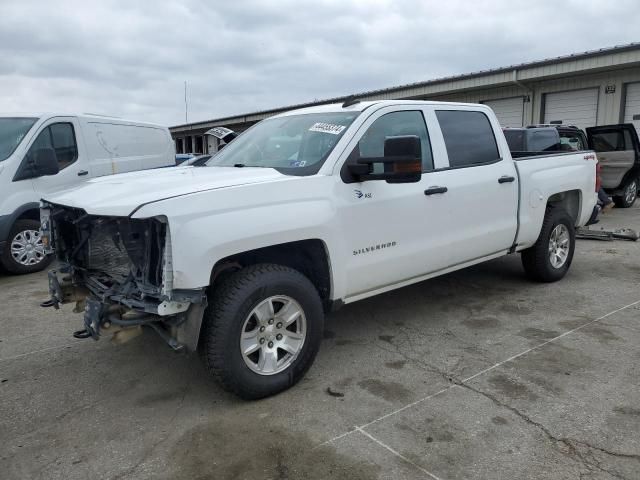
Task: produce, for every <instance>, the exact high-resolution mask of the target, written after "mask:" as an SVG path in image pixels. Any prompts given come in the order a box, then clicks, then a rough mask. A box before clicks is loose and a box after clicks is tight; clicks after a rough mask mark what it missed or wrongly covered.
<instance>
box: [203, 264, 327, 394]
mask: <svg viewBox="0 0 640 480" xmlns="http://www.w3.org/2000/svg"><path fill="white" fill-rule="evenodd" d="M323 323H324V313H323V309H322V301H321V300H320V295H319V294H318V291H317V290H316V288H315V287H314V285H313V284H312V283H311V282H310V281H309V279H308V278H307V277H305V276H304V275H302V274H301V273H300V272H298V271H296V270H293V269H291V268H288V267H284V266H281V265H274V264H259V265H253V266H250V267H246V268H243V269H241V270H239V271H237V272H235V273H233V274H231V275H230V276H229V277H227V278H226V279H224V280H222V282H221V284H219V285H217V286H216V287H215V289H214V290H213V292H212V293H211V294H210V297H209V306H208V307H207V309H206V311H205V314H204V319H203V330H202V334H201V337H200V339H201V341H200V345H199V349H200V353H201V356H202V359H203V361H204V363H205V365H206V367H207V369H208V370H209V371H210V372H211V373H212V374H213V375H214V377H215V378H216V379H217V380H218V381H219V382H220V384H221V385H222V386H223V388H225V389H226V390H228V391H231V392H233V393H235V394H236V395H238V396H240V397H242V398H244V399H247V400H254V399H258V398H263V397H267V396H269V395H274V394H276V393H278V392H281V391H283V390H286V389H287V388H289V387H291V386H293V385H295V384H296V383H297V382H298V381H299V380H300V379H301V378H302V376H303V375H304V374H305V373H306V371H307V370H308V369H309V367H310V366H311V364H312V363H313V360H314V359H315V356H316V353H317V352H318V349H319V347H320V341H321V339H322V331H323Z"/></svg>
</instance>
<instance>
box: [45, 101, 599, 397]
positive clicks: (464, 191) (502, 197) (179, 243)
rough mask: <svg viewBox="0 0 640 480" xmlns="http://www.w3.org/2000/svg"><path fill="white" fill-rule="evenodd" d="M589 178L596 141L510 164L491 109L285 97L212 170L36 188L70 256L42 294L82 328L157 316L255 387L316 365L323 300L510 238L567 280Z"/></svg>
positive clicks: (405, 278) (539, 274) (283, 381)
mask: <svg viewBox="0 0 640 480" xmlns="http://www.w3.org/2000/svg"><path fill="white" fill-rule="evenodd" d="M284 138H286V139H287V143H286V148H283V147H281V148H276V146H277V145H281V146H282V145H285V143H284V140H283V139H284ZM293 142H295V143H296V146H295V148H293ZM267 147H269V149H268V148H267ZM271 147H273V148H271ZM595 181H596V158H595V155H594V154H593V153H592V152H574V153H571V152H566V153H564V152H559V153H558V152H555V153H554V154H553V155H544V156H538V157H528V158H521V159H520V160H518V161H514V160H513V158H512V157H511V154H510V152H509V147H508V145H507V141H506V140H505V137H504V135H503V134H502V130H501V128H500V125H499V123H498V120H497V118H496V117H495V115H494V113H493V111H492V110H491V109H490V108H489V107H487V106H485V105H475V104H457V103H448V102H422V101H401V100H397V101H378V102H363V103H359V102H346V103H345V104H343V105H324V106H317V107H311V108H307V109H303V110H297V111H291V112H287V113H283V114H280V115H277V116H274V117H270V118H268V119H266V120H263V121H262V122H260V123H258V124H256V125H255V126H253V127H251V128H250V129H249V130H247V131H246V132H245V133H243V135H241V136H239V137H238V138H237V139H236V140H234V141H233V142H232V143H231V144H230V145H228V146H227V147H226V148H225V149H224V150H223V151H222V152H220V153H218V154H217V155H216V156H215V157H213V158H212V159H211V160H210V161H209V162H208V163H207V166H206V167H202V168H198V169H191V170H189V171H187V170H186V169H182V168H175V169H167V170H165V171H161V172H158V175H156V176H154V178H153V179H151V178H150V177H149V176H146V175H140V174H136V173H133V174H128V175H126V176H119V177H118V178H117V179H116V178H113V179H110V178H103V179H97V180H95V181H93V182H91V183H90V184H87V185H85V186H83V187H80V188H78V189H76V190H74V191H68V192H63V193H60V194H57V195H48V196H46V200H45V201H44V202H43V209H42V212H41V214H42V223H43V232H44V233H43V235H44V236H45V238H46V241H45V244H46V245H48V246H49V248H50V250H48V251H52V250H55V252H56V254H57V257H58V259H59V260H60V261H61V262H62V264H63V265H65V266H66V267H65V270H64V271H65V274H64V277H59V276H58V275H57V274H56V272H50V274H49V282H50V292H51V295H52V298H51V301H50V302H49V304H50V305H53V306H57V305H58V304H60V303H65V302H69V301H80V304H79V306H80V307H82V311H84V312H85V313H84V320H83V327H82V328H83V329H82V330H80V331H78V332H76V336H78V337H92V338H95V339H98V338H99V337H100V336H101V335H111V334H114V335H115V338H116V339H123V338H128V337H129V336H130V335H133V334H134V333H135V331H137V330H136V329H140V328H141V326H148V327H152V328H153V329H154V330H156V331H157V332H158V333H159V334H160V335H161V336H162V337H163V338H164V339H165V340H166V341H167V342H168V344H169V345H170V346H171V347H173V348H175V349H187V350H191V351H192V350H196V349H199V350H200V353H201V354H202V358H203V360H204V362H205V364H206V366H207V368H208V369H209V371H210V372H212V373H213V375H214V376H215V377H216V378H217V379H218V380H220V381H221V383H222V385H223V386H224V387H225V388H227V389H228V390H231V391H233V392H235V393H236V394H238V395H240V396H242V397H244V398H260V397H264V396H267V395H272V394H275V393H277V392H279V391H282V390H284V389H286V388H288V387H290V386H292V385H293V384H295V383H296V382H297V381H298V380H300V378H301V377H302V376H303V375H304V373H305V372H306V371H307V369H308V368H309V367H310V366H311V363H312V362H313V360H314V358H315V356H316V352H317V351H318V348H319V345H320V341H321V339H322V332H323V318H324V312H326V311H330V310H332V309H336V308H338V307H340V306H342V305H344V304H348V303H351V302H355V301H358V300H361V299H364V298H368V297H371V296H373V295H377V294H380V293H383V292H387V291H389V290H393V289H395V288H399V287H402V286H405V285H409V284H412V283H415V282H419V281H422V280H425V279H428V278H431V277H436V276H438V275H442V274H445V273H447V272H451V271H454V270H458V269H461V268H464V267H467V266H469V265H474V264H477V263H480V262H483V261H487V260H491V259H494V258H497V257H501V256H503V255H508V254H513V253H516V252H521V254H522V263H523V266H524V270H525V272H526V273H527V274H528V275H529V276H530V277H531V278H532V279H535V280H538V281H542V282H553V281H556V280H559V279H561V278H562V277H564V275H565V274H566V273H567V271H568V269H569V266H570V265H571V262H572V259H573V255H574V239H575V236H574V228H575V227H576V226H581V225H584V224H585V223H586V222H587V220H588V219H589V217H590V215H591V212H592V210H593V206H594V205H595V202H596V192H595ZM45 226H46V228H45ZM425 288H428V287H425ZM132 332H133V333H132ZM121 336H122V337H123V338H121Z"/></svg>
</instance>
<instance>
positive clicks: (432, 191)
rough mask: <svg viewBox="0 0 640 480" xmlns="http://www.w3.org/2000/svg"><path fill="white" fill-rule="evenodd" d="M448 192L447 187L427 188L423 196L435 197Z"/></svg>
mask: <svg viewBox="0 0 640 480" xmlns="http://www.w3.org/2000/svg"><path fill="white" fill-rule="evenodd" d="M447 190H448V188H447V187H429V188H427V189H426V190H425V191H424V194H425V195H435V194H437V193H445V192H446V191H447Z"/></svg>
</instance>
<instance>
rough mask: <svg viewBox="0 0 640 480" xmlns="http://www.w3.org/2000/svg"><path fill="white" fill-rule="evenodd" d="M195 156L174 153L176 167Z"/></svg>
mask: <svg viewBox="0 0 640 480" xmlns="http://www.w3.org/2000/svg"><path fill="white" fill-rule="evenodd" d="M194 157H195V155H194V154H193V153H176V162H175V164H176V165H182V164H183V163H184V162H186V161H187V160H191V159H192V158H194Z"/></svg>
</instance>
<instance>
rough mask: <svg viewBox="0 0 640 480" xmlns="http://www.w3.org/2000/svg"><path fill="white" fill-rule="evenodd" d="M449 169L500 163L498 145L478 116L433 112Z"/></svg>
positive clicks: (466, 113) (488, 126)
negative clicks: (442, 140)
mask: <svg viewBox="0 0 640 480" xmlns="http://www.w3.org/2000/svg"><path fill="white" fill-rule="evenodd" d="M436 116H437V117H438V123H440V130H441V131H442V136H443V137H444V143H445V145H446V147H447V154H448V156H449V166H450V167H472V166H474V165H483V164H487V163H493V162H497V161H498V160H500V154H499V153H498V144H497V143H496V138H495V136H494V135H493V128H492V127H491V123H490V122H489V119H488V118H487V116H486V115H485V114H484V113H482V112H473V111H465V110H437V111H436Z"/></svg>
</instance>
